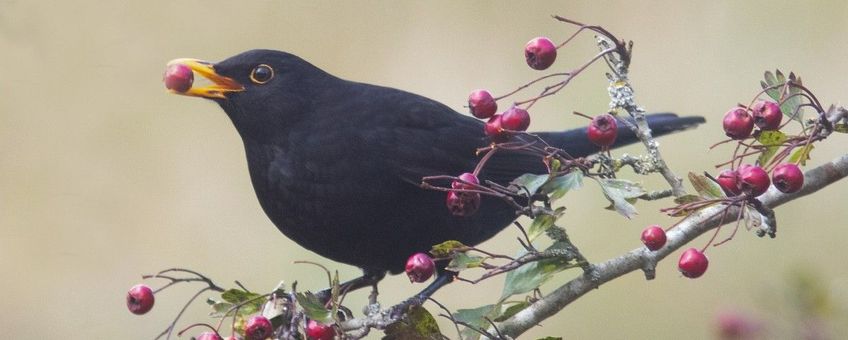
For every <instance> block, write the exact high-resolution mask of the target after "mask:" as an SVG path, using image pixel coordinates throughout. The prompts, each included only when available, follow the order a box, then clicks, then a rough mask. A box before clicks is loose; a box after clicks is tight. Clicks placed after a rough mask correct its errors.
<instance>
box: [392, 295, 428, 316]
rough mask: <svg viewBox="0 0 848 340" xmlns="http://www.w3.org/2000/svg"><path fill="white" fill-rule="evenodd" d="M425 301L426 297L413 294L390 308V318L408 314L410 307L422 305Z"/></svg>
mask: <svg viewBox="0 0 848 340" xmlns="http://www.w3.org/2000/svg"><path fill="white" fill-rule="evenodd" d="M423 303H424V299H423V298H421V297H420V296H413V297H411V298H409V299H406V301H404V302H401V303H399V304H396V305H394V306H392V308H390V309H389V318H391V319H392V320H399V319H400V318H402V317H403V316H404V315H406V313H407V312H409V309H410V308H412V307H414V306H420V305H422V304H423Z"/></svg>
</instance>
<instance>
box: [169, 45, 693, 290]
mask: <svg viewBox="0 0 848 340" xmlns="http://www.w3.org/2000/svg"><path fill="white" fill-rule="evenodd" d="M174 65H182V66H181V67H183V68H185V69H186V70H188V69H190V70H191V71H193V73H195V74H198V75H200V76H202V77H204V78H207V79H208V80H210V81H211V82H212V84H211V85H209V86H202V87H197V86H195V87H190V88H188V89H185V88H182V89H179V90H172V92H174V93H178V94H183V95H189V96H196V97H204V98H208V99H211V100H213V101H215V102H217V103H218V104H219V105H220V106H221V108H223V110H224V111H225V112H226V113H227V116H229V118H230V120H232V122H233V125H235V127H236V130H237V131H238V133H239V135H240V136H241V139H242V141H243V142H244V148H245V154H246V156H247V166H248V169H249V172H250V179H251V181H252V184H253V188H254V190H255V191H256V196H257V197H258V199H259V203H260V205H261V206H262V209H263V210H264V211H265V213H266V214H267V215H268V217H269V218H270V219H271V221H272V222H273V223H274V224H275V225H276V226H277V228H278V229H279V230H280V231H281V232H282V233H283V234H285V235H286V236H287V237H289V238H291V239H292V240H294V241H295V242H297V243H298V244H300V245H301V246H303V247H305V248H306V249H309V250H311V251H313V252H315V253H318V254H320V255H322V256H325V257H327V258H330V259H333V260H335V261H339V262H343V263H347V264H351V265H354V266H357V267H360V268H361V269H362V270H363V273H364V274H363V276H362V277H360V278H357V279H354V280H352V281H349V282H346V283H345V284H343V287H342V288H343V289H345V290H352V289H357V288H361V287H366V286H373V287H375V288H376V283H377V282H378V281H379V280H380V279H382V278H383V277H384V276H385V274H386V273H387V272H389V273H392V274H397V273H400V272H402V271H403V270H404V266H405V262H406V259H407V258H408V257H409V256H410V255H412V254H414V253H416V252H426V251H428V250H429V249H430V248H431V246H433V245H435V244H438V243H441V242H443V241H446V240H457V241H460V242H462V243H463V244H466V245H476V244H479V243H481V242H483V241H485V240H487V239H489V238H491V237H492V236H494V235H495V234H497V233H498V232H499V231H501V230H502V229H504V228H505V227H507V226H509V225H510V224H511V223H512V222H513V221H514V220H515V219H516V214H515V211H514V209H513V208H512V207H511V206H509V205H508V204H507V203H505V202H503V201H502V200H500V199H496V198H490V197H484V198H483V199H482V202H481V205H480V208H479V210H478V211H477V212H476V213H475V214H473V215H471V216H467V217H459V216H454V215H452V214H451V213H450V212H449V210H448V209H447V208H446V207H445V193H444V192H438V191H434V190H425V189H422V188H421V187H420V184H421V178H422V177H424V176H431V175H444V174H447V175H459V174H461V173H463V172H470V171H471V170H473V169H474V167H475V165H476V164H477V162H478V160H479V157H478V156H477V155H476V153H475V151H476V150H477V149H478V148H480V147H485V146H487V145H489V144H490V143H491V141H490V140H489V138H488V137H487V136H486V135H485V134H484V131H483V125H484V124H483V122H481V121H480V120H477V119H474V118H472V117H469V116H466V115H462V114H460V113H458V112H457V111H455V110H453V109H452V108H450V107H448V106H446V105H443V104H441V103H439V102H436V101H434V100H431V99H428V98H425V97H422V96H419V95H416V94H413V93H409V92H405V91H401V90H398V89H394V88H389V87H382V86H376V85H370V84H364V83H358V82H353V81H348V80H344V79H341V78H338V77H335V76H333V75H331V74H329V73H327V72H325V71H323V70H321V69H319V68H318V67H316V66H314V65H312V64H310V63H309V62H307V61H305V60H303V59H301V58H299V57H297V56H295V55H292V54H289V53H285V52H280V51H273V50H251V51H247V52H244V53H241V54H238V55H236V56H233V57H231V58H228V59H226V60H224V61H221V62H219V63H214V64H213V63H210V62H205V61H200V60H196V59H176V60H173V61H171V62H170V63H169V67H170V66H174ZM188 75H189V76H192V75H191V74H190V73H189V74H188ZM191 79H193V77H191ZM648 122H649V125H650V127H651V129H652V131H653V133H654V135H662V134H666V133H670V132H674V131H677V130H682V129H686V128H689V127H693V126H695V125H697V124H700V123H703V122H704V119H703V118H702V117H682V118H681V117H678V116H676V115H674V114H654V115H650V116H649V117H648ZM619 125H620V126H621V125H623V124H619ZM538 135H539V136H540V137H541V138H542V139H544V140H545V141H546V142H547V143H549V144H550V145H553V146H556V147H559V148H562V149H563V150H565V151H567V152H568V153H569V154H571V155H572V156H574V157H582V156H587V155H590V154H592V153H596V152H598V151H599V148H598V147H597V146H595V145H593V144H592V143H590V141H589V140H588V139H587V137H586V129H585V128H581V129H574V130H569V131H564V132H542V133H538ZM514 138H517V137H514ZM636 140H637V139H636V137H635V135H634V134H633V133H632V132H631V131H630V130H629V129H627V128H624V127H619V131H618V138H617V141H616V143H615V145H614V146H621V145H625V144H629V143H632V142H635V141H636ZM545 172H546V168H545V166H544V164H543V163H542V159H541V158H540V157H539V156H533V155H528V154H526V153H519V152H499V153H497V154H496V155H495V156H494V157H492V158H491V159H490V160H489V162H488V163H487V166H486V167H485V169H484V171H483V172H481V173H480V176H479V177H480V180H481V181H486V180H489V181H493V182H496V183H499V184H502V185H505V184H507V183H509V182H510V181H512V180H513V179H515V178H516V177H518V176H520V175H522V174H525V173H545ZM452 279H453V276H452V274H451V273H450V272H446V271H444V270H439V271H438V273H437V279H436V280H435V281H434V282H433V283H432V284H431V285H430V286H429V287H427V288H426V289H424V291H422V292H421V293H420V294H418V295H416V296H415V297H413V299H411V300H414V299H417V300H416V301H418V302H420V301H423V299H426V298H427V297H428V296H429V295H430V294H432V293H433V292H434V291H435V290H436V289H438V288H439V287H441V286H443V285H444V284H446V283H448V282H450V281H451V280H452ZM325 294H326V291H325ZM325 297H326V296H325Z"/></svg>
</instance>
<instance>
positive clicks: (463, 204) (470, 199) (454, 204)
mask: <svg viewBox="0 0 848 340" xmlns="http://www.w3.org/2000/svg"><path fill="white" fill-rule="evenodd" d="M481 199H482V198H481V197H480V194H478V193H476V192H456V191H450V192H448V196H447V199H446V200H445V205H447V207H448V210H449V211H450V212H451V214H452V215H454V216H461V217H462V216H471V215H474V213H475V212H477V209H480V200H481Z"/></svg>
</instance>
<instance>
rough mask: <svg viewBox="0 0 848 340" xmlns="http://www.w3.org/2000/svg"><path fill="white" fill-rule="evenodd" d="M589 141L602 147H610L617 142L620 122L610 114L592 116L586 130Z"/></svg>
mask: <svg viewBox="0 0 848 340" xmlns="http://www.w3.org/2000/svg"><path fill="white" fill-rule="evenodd" d="M586 133H587V137H588V138H589V141H591V142H592V143H594V144H595V145H597V146H600V147H609V146H611V145H613V144H614V143H615V137H616V136H618V122H616V120H615V117H613V116H612V115H610V114H606V113H605V114H602V115H599V116H596V117H595V118H592V122H591V123H589V128H588V129H587V131H586Z"/></svg>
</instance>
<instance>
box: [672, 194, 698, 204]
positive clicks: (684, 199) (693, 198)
mask: <svg viewBox="0 0 848 340" xmlns="http://www.w3.org/2000/svg"><path fill="white" fill-rule="evenodd" d="M703 200H704V199H703V198H702V197H701V196H698V195H692V194H688V195H683V196H680V197H678V198H675V199H674V203H677V204H686V203H693V202H699V201H703Z"/></svg>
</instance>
